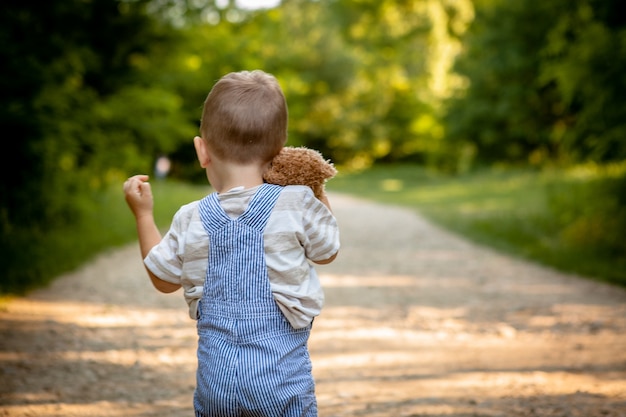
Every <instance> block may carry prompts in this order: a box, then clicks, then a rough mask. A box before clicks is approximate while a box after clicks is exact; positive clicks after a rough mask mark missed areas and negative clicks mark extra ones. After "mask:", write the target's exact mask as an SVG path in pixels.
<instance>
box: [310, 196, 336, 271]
mask: <svg viewBox="0 0 626 417" xmlns="http://www.w3.org/2000/svg"><path fill="white" fill-rule="evenodd" d="M319 200H320V201H321V202H322V203H323V204H324V205H325V206H326V207H328V210H329V211H330V212H331V213H332V209H331V208H330V202H329V201H328V196H327V195H326V193H324V194H322V195H321V196H320V197H319ZM338 254H339V251H337V252H335V254H334V255H333V256H331V257H330V258H328V259H322V260H321V261H313V262H314V263H316V264H318V265H327V264H329V263H331V262H332V261H334V260H335V258H336V257H337V255H338Z"/></svg>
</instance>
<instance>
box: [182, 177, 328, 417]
mask: <svg viewBox="0 0 626 417" xmlns="http://www.w3.org/2000/svg"><path fill="white" fill-rule="evenodd" d="M281 189H282V188H281V187H279V186H275V185H269V184H263V185H261V186H260V187H259V189H258V190H257V192H256V194H255V195H254V196H253V197H252V199H251V201H250V203H249V205H248V207H247V209H246V210H245V211H244V213H243V214H242V215H241V216H240V217H239V218H237V219H235V220H233V219H231V218H230V217H228V215H227V214H226V213H225V212H224V210H223V209H222V207H221V205H220V203H219V200H218V197H217V194H216V193H213V194H210V195H209V196H207V197H205V198H204V199H202V200H201V201H200V204H199V211H200V218H201V219H202V223H203V225H204V228H205V229H206V231H207V233H208V235H209V264H208V268H207V276H206V281H205V284H204V293H203V295H202V299H201V301H200V307H199V318H198V324H197V325H198V336H199V342H198V370H197V376H196V378H197V387H196V392H195V395H194V408H195V415H196V417H200V416H202V417H209V416H210V417H230V416H232V417H241V416H251V417H296V416H298V417H304V416H306V417H316V416H317V404H316V400H315V392H314V390H315V388H314V382H313V376H312V373H311V361H310V359H309V353H308V350H307V341H308V338H309V334H310V330H311V326H308V327H306V328H304V329H298V330H296V329H294V328H293V327H292V326H291V325H290V324H289V322H288V321H287V319H286V318H285V317H284V316H283V314H282V312H281V311H280V309H279V308H278V306H277V305H276V302H275V301H274V298H273V296H272V292H271V289H270V282H269V277H268V274H267V266H266V264H265V252H264V247H263V229H264V228H265V225H266V224H267V220H268V218H269V216H270V213H271V212H272V209H273V207H274V204H275V203H276V200H277V198H278V195H279V194H280V191H281Z"/></svg>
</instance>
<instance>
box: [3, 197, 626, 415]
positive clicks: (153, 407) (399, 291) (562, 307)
mask: <svg viewBox="0 0 626 417" xmlns="http://www.w3.org/2000/svg"><path fill="white" fill-rule="evenodd" d="M332 203H333V207H334V210H335V212H336V214H337V217H338V219H339V221H340V224H341V228H342V243H343V248H342V251H341V254H340V257H339V258H338V259H337V261H336V262H335V263H333V264H331V265H328V266H324V267H320V268H318V270H319V272H320V274H321V275H322V280H323V284H324V285H325V291H326V296H327V306H326V308H325V310H324V311H323V313H322V315H321V316H320V317H319V318H318V319H317V320H316V321H315V326H314V329H313V334H312V337H311V343H310V347H311V354H312V359H313V367H314V374H315V377H316V381H317V393H318V402H319V408H320V417H339V416H367V417H383V416H384V417H400V416H407V417H408V416H414V417H417V416H424V417H426V416H429V417H435V416H448V417H450V416H455V417H486V416H490V417H491V416H497V417H515V416H541V417H543V416H546V417H547V416H562V417H596V416H597V417H617V416H626V291H625V290H624V289H619V288H615V287H612V286H608V285H603V284H598V283H593V282H589V281H586V280H582V279H579V278H576V277H572V276H568V275H564V274H559V273H556V272H553V271H550V270H547V269H544V268H541V267H537V266H535V265H531V264H528V263H525V262H521V261H519V260H514V259H511V258H508V257H505V256H501V255H499V254H496V253H493V252H491V251H489V250H486V249H484V248H479V247H476V246H474V245H471V244H469V243H468V242H466V241H464V240H462V239H460V238H458V237H456V236H454V235H451V234H448V233H446V232H444V231H442V230H440V229H438V228H436V227H433V226H432V225H430V224H428V223H427V222H425V221H424V220H423V219H422V218H420V217H419V216H417V215H415V214H414V213H412V212H410V211H407V210H404V209H399V208H391V207H384V206H381V205H375V204H371V203H365V202H363V201H359V200H356V199H352V198H349V197H345V196H339V195H334V196H332ZM138 253H139V252H138V248H137V247H136V246H135V245H131V246H128V247H124V248H121V249H119V250H116V251H112V252H110V253H107V254H104V255H102V256H100V257H99V258H98V259H96V260H95V261H94V262H91V263H90V264H89V265H86V266H85V267H84V268H82V269H80V270H78V271H76V272H74V273H71V274H68V275H65V276H63V277H61V278H60V279H58V280H57V281H55V283H54V284H53V285H52V286H51V287H49V288H47V289H44V290H41V291H37V292H35V293H33V294H31V295H30V296H29V297H27V298H23V299H16V300H12V301H11V302H9V303H8V304H4V305H2V306H1V307H0V416H64V417H67V416H77V417H78V416H80V417H87V416H102V417H104V416H111V417H113V416H115V417H122V416H123V417H133V416H136V417H148V416H150V417H179V416H180V417H183V416H191V415H193V410H192V405H191V399H192V393H193V388H194V372H195V346H196V335H195V327H194V323H193V322H192V321H190V320H188V319H187V313H186V305H185V303H184V301H183V298H182V295H181V294H180V293H178V292H177V293H174V294H171V295H163V294H159V293H157V292H156V291H155V290H153V289H152V287H151V285H150V284H149V282H148V279H147V278H146V276H145V275H144V271H143V269H142V268H143V267H142V265H141V262H140V260H139V255H138Z"/></svg>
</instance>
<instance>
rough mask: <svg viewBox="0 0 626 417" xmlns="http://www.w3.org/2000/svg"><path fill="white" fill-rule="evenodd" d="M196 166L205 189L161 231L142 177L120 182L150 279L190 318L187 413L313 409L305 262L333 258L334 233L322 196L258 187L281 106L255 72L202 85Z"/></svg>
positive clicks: (307, 412)
mask: <svg viewBox="0 0 626 417" xmlns="http://www.w3.org/2000/svg"><path fill="white" fill-rule="evenodd" d="M200 134H201V137H195V138H194V146H195V149H196V153H197V156H198V160H199V161H200V165H201V166H202V167H203V168H204V169H205V170H206V174H207V178H208V180H209V182H210V184H211V186H212V187H213V188H214V190H215V192H214V193H212V194H209V195H208V196H207V197H205V198H203V199H202V200H199V201H195V202H192V203H190V204H187V205H184V206H183V207H181V208H180V209H179V211H178V212H177V213H176V214H175V216H174V219H173V221H172V225H171V227H170V229H169V231H168V232H167V234H166V235H165V236H164V237H163V238H161V234H160V233H159V230H158V229H157V227H156V225H155V223H154V218H153V214H152V212H153V200H152V193H151V189H150V184H149V183H148V182H147V181H148V176H147V175H136V176H133V177H131V178H129V179H128V180H127V181H126V182H125V183H124V194H125V197H126V201H127V203H128V205H129V207H130V209H131V211H132V212H133V214H134V216H135V219H136V222H137V232H138V237H139V245H140V249H141V255H142V257H143V258H144V264H145V266H146V270H147V272H148V275H149V277H150V279H151V280H152V283H153V284H154V286H155V287H156V289H157V290H159V291H161V292H165V293H169V292H173V291H176V290H177V289H178V288H180V287H181V286H182V287H183V289H184V295H185V299H186V301H187V303H188V305H189V314H190V316H191V318H192V319H195V320H197V328H198V336H199V341H198V370H197V377H196V378H197V386H196V390H195V394H194V408H195V415H196V416H197V417H199V416H203V417H204V416H213V417H217V416H219V417H228V416H237V417H239V416H248V415H250V416H259V417H295V416H306V417H314V416H317V403H316V399H315V387H314V381H313V377H312V373H311V362H310V359H309V353H308V348H307V342H308V338H309V334H310V330H311V326H312V322H313V318H314V317H315V316H317V315H318V314H319V313H320V310H321V308H322V305H323V302H324V294H323V291H322V288H321V286H320V282H319V279H318V277H317V275H316V273H315V270H314V268H313V266H312V265H311V264H310V263H309V260H310V261H312V262H314V263H318V264H327V263H330V262H332V261H333V260H334V259H335V257H336V256H337V252H338V250H339V230H338V227H337V223H336V221H335V218H334V217H333V215H332V213H331V210H330V205H329V204H328V200H327V198H326V197H325V196H324V197H322V198H321V199H320V200H318V199H316V198H315V197H314V195H313V192H312V191H311V190H310V189H309V188H308V187H305V186H287V187H281V186H277V185H271V184H265V183H264V182H263V177H262V176H263V172H264V170H265V169H266V168H267V167H268V166H269V163H270V161H271V160H272V158H273V157H274V156H275V155H276V154H277V153H278V152H279V151H280V149H281V148H282V147H283V146H284V145H285V143H286V141H287V105H286V102H285V98H284V95H283V93H282V90H281V89H280V86H279V85H278V82H277V81H276V79H275V78H274V77H273V76H272V75H270V74H267V73H265V72H262V71H258V70H257V71H252V72H248V71H242V72H238V73H230V74H227V75H226V76H224V77H223V78H221V79H220V80H219V81H218V82H217V83H216V84H215V86H214V87H213V88H212V90H211V92H210V93H209V95H208V97H207V99H206V101H205V103H204V109H203V114H202V121H201V126H200Z"/></svg>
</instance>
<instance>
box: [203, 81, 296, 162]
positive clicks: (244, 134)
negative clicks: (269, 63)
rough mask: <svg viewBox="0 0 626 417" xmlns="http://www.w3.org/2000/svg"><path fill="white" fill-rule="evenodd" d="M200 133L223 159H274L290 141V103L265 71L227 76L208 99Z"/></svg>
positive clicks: (233, 160) (238, 160)
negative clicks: (288, 120) (288, 133)
mask: <svg viewBox="0 0 626 417" xmlns="http://www.w3.org/2000/svg"><path fill="white" fill-rule="evenodd" d="M200 134H201V136H202V138H203V139H204V140H205V141H206V142H207V144H208V146H209V148H210V149H211V150H212V151H213V152H215V154H216V156H217V157H218V158H220V159H224V160H228V161H232V162H238V163H250V162H253V161H261V162H268V161H270V160H271V159H272V158H273V157H274V156H275V155H276V154H277V153H278V152H279V151H280V150H281V149H282V147H283V146H285V143H286V142H287V103H286V101H285V96H284V94H283V91H282V90H281V88H280V85H279V84H278V81H277V80H276V78H275V77H274V76H273V75H271V74H268V73H265V72H263V71H261V70H255V71H251V72H250V71H241V72H231V73H229V74H226V75H225V76H223V77H222V78H221V79H220V80H219V81H218V82H217V83H216V84H215V85H214V86H213V88H212V89H211V92H210V93H209V95H208V96H207V98H206V100H205V101H204V109H203V111H202V120H201V124H200Z"/></svg>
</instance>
